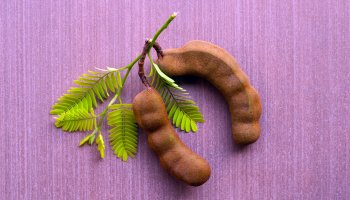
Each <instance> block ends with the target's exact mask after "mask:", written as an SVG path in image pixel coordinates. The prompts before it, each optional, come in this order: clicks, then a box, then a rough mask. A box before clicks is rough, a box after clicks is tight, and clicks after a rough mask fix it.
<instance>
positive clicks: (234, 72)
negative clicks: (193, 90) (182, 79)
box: [156, 40, 262, 144]
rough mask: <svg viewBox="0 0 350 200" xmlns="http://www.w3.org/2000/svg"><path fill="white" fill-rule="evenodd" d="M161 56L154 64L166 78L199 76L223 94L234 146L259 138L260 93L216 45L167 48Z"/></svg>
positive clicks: (206, 43)
mask: <svg viewBox="0 0 350 200" xmlns="http://www.w3.org/2000/svg"><path fill="white" fill-rule="evenodd" d="M163 54H164V55H163V57H160V58H158V60H157V61H156V63H157V64H158V65H159V67H160V68H161V70H162V71H163V72H164V73H166V74H167V75H169V76H186V75H193V76H198V77H202V78H204V79H206V80H208V81H209V82H210V83H211V84H212V85H214V86H215V87H216V88H217V89H218V90H219V91H220V92H221V93H222V95H223V96H224V97H225V99H226V102H227V103H228V105H229V109H230V113H231V121H232V135H233V139H234V141H235V142H236V143H238V144H251V143H253V142H255V141H256V140H257V139H258V138H259V137H260V126H259V119H260V116H261V112H262V106H261V102H260V97H259V94H258V92H257V90H256V89H255V88H254V87H253V86H252V85H251V84H250V82H249V79H248V77H247V75H246V74H245V73H244V72H243V71H242V69H241V68H240V67H239V65H238V63H237V62H236V60H235V59H234V57H233V56H232V55H230V54H229V53H228V52H227V51H226V50H224V49H223V48H221V47H219V46H217V45H214V44H212V43H209V42H206V41H200V40H193V41H190V42H188V43H186V44H185V45H184V46H182V47H180V48H174V49H166V50H164V52H163Z"/></svg>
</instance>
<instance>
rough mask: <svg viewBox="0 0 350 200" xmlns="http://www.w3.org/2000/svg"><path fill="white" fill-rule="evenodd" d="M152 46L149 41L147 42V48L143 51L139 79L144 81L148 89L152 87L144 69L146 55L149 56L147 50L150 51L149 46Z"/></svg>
mask: <svg viewBox="0 0 350 200" xmlns="http://www.w3.org/2000/svg"><path fill="white" fill-rule="evenodd" d="M149 44H150V41H149V40H146V42H145V46H144V47H143V49H142V53H141V58H140V60H139V77H140V79H141V81H142V83H143V84H144V85H145V86H146V87H147V88H149V87H151V86H150V84H149V82H148V80H147V78H146V76H145V70H144V68H143V66H144V64H145V58H146V54H147V50H148V45H149Z"/></svg>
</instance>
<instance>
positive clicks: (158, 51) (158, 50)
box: [153, 42, 164, 58]
mask: <svg viewBox="0 0 350 200" xmlns="http://www.w3.org/2000/svg"><path fill="white" fill-rule="evenodd" d="M153 48H154V50H156V52H157V56H158V58H161V57H163V56H164V54H163V50H162V48H161V47H160V45H159V43H158V42H154V44H153Z"/></svg>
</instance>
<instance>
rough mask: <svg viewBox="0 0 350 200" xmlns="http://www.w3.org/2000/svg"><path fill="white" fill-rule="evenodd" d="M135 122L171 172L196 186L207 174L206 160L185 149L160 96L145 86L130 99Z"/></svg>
mask: <svg viewBox="0 0 350 200" xmlns="http://www.w3.org/2000/svg"><path fill="white" fill-rule="evenodd" d="M133 111H134V115H135V119H136V122H137V123H138V124H139V126H140V127H141V128H142V129H143V130H144V131H145V132H146V133H147V136H148V139H147V140H148V145H149V147H150V148H151V149H152V150H153V151H154V152H155V153H156V154H157V155H158V157H159V160H160V164H161V165H162V167H163V168H164V169H165V170H166V171H168V172H169V173H170V174H171V175H172V176H174V177H176V178H177V179H179V180H181V181H183V182H185V183H187V184H189V185H192V186H199V185H202V184H203V183H205V182H206V181H207V180H208V179H209V177H210V172H211V169H210V166H209V164H208V162H207V161H206V160H204V159H203V158H202V157H200V156H199V155H198V154H196V153H194V152H193V151H191V149H189V148H188V147H187V146H186V145H185V144H184V143H183V142H182V140H181V139H180V138H179V136H178V135H177V134H176V133H175V130H174V128H173V127H172V125H171V124H170V121H169V119H168V115H167V112H166V108H165V105H164V102H163V100H162V97H161V96H160V95H159V93H158V92H157V91H156V90H155V89H153V88H151V87H150V88H147V89H145V90H144V91H142V92H140V93H139V94H137V95H136V97H135V98H134V100H133Z"/></svg>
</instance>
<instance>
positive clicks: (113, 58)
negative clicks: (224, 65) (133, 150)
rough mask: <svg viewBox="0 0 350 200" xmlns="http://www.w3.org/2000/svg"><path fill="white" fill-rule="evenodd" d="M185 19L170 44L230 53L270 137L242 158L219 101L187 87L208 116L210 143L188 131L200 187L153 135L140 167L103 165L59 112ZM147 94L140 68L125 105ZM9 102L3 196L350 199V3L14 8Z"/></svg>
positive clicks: (5, 23)
mask: <svg viewBox="0 0 350 200" xmlns="http://www.w3.org/2000/svg"><path fill="white" fill-rule="evenodd" d="M174 11H178V12H179V15H178V17H177V18H176V19H175V21H174V22H173V23H172V24H171V25H170V26H169V29H167V30H166V31H165V32H164V33H163V34H162V35H161V36H160V38H159V40H158V41H159V43H160V44H161V45H162V46H163V48H172V47H179V46H181V45H183V44H184V43H186V42H187V41H189V40H192V39H201V40H206V41H210V42H212V43H215V44H217V45H219V46H221V47H223V48H225V49H226V50H227V51H228V52H230V53H231V54H232V55H234V56H235V58H236V59H237V61H238V62H239V63H240V65H241V67H242V69H243V70H244V71H245V72H246V73H247V75H248V76H249V77H250V80H251V83H252V84H253V85H254V86H255V88H257V90H258V91H259V93H260V95H261V100H262V104H263V115H262V119H261V126H262V136H261V138H260V139H259V140H258V141H257V142H256V143H255V144H253V145H250V146H248V147H246V148H239V147H237V146H236V145H235V144H233V142H232V137H231V130H230V115H229V112H228V107H227V105H226V103H225V101H224V98H223V97H222V96H221V95H220V93H218V92H217V91H216V89H215V88H214V87H213V86H211V85H210V84H209V83H207V82H206V81H204V80H201V79H198V78H193V77H187V78H180V79H176V80H177V81H178V83H179V84H180V85H181V86H183V87H184V88H186V89H188V90H189V92H190V93H191V95H192V97H193V99H194V100H195V101H196V102H197V103H198V105H199V107H200V108H201V111H202V113H203V115H204V118H205V120H206V122H205V123H204V124H200V125H199V131H198V134H184V133H179V134H180V137H181V138H182V139H183V140H184V142H185V143H186V144H187V145H188V146H190V147H191V148H192V149H193V150H194V151H195V152H197V153H198V154H200V155H202V156H203V157H204V158H206V159H207V160H208V161H209V163H210V164H211V167H212V176H211V178H210V179H209V181H208V182H207V183H206V184H205V185H203V186H201V187H198V188H193V187H189V186H185V185H183V184H181V183H180V182H178V181H176V180H174V179H173V178H172V177H171V176H169V175H168V174H167V173H166V172H165V171H164V170H163V169H162V168H161V167H160V165H159V162H158V160H157V157H156V156H155V155H154V154H153V152H151V150H150V149H149V148H148V146H147V143H146V139H147V138H146V136H145V134H144V133H143V132H142V131H140V134H139V148H138V154H137V156H136V158H135V159H132V160H131V161H129V162H127V163H125V162H121V161H120V160H119V159H117V158H116V157H115V156H114V155H113V153H112V151H111V149H110V147H109V146H108V145H106V157H105V159H104V160H101V159H99V155H98V152H97V150H96V148H95V147H83V148H78V147H77V146H78V143H79V141H80V140H81V139H82V138H83V137H84V135H85V134H84V133H74V134H69V133H63V132H62V131H61V130H60V129H56V128H55V126H54V120H53V117H52V116H50V115H49V110H50V108H51V105H52V104H53V103H54V102H55V101H56V99H57V98H58V97H59V96H60V95H62V94H63V93H64V92H66V90H67V89H68V88H69V87H70V86H72V85H73V80H74V79H76V78H77V77H78V76H79V75H81V74H83V73H85V72H86V71H87V70H88V69H93V67H95V66H97V67H101V68H103V67H104V66H115V67H121V66H124V65H126V64H127V63H129V62H130V61H131V60H132V59H133V58H135V57H136V55H138V53H139V52H140V51H141V49H142V45H143V43H144V40H145V38H147V37H151V36H152V35H153V34H154V33H155V31H156V29H157V28H158V27H160V26H161V25H162V24H163V22H164V21H165V20H166V19H167V17H168V16H169V15H170V14H171V13H172V12H174ZM146 68H147V69H149V64H146ZM143 88H144V87H143V86H142V84H141V82H140V81H139V78H138V76H137V70H136V68H135V69H134V70H133V71H132V74H131V76H130V77H129V79H128V80H127V82H126V88H125V90H124V91H123V95H122V98H123V100H124V102H131V100H132V98H133V97H134V96H135V95H136V94H137V93H138V92H139V91H141V90H142V89H143ZM0 106H1V109H0V138H1V140H0V162H1V163H0V194H1V195H0V199H38V200H39V199H45V200H46V199H69V200H71V199H152V200H155V199H168V200H170V199H176V200H179V199H350V144H349V143H350V114H349V113H350V3H349V1H348V0H325V1H319V0H308V1H302V0H293V1H292V0H291V1H278V0H270V1H254V0H241V1H229V0H227V1H216V2H215V1H211V0H208V1H169V2H167V1H155V0H153V1H145V0H143V1H140V0H139V1H71V0H62V1H55V0H51V1H50V0H48V1H15V0H14V1H12V0H11V1H10V0H5V1H4V0H3V1H1V3H0ZM107 130H108V126H107V124H106V123H105V124H104V126H103V134H104V136H105V138H107V135H108V132H107Z"/></svg>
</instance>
